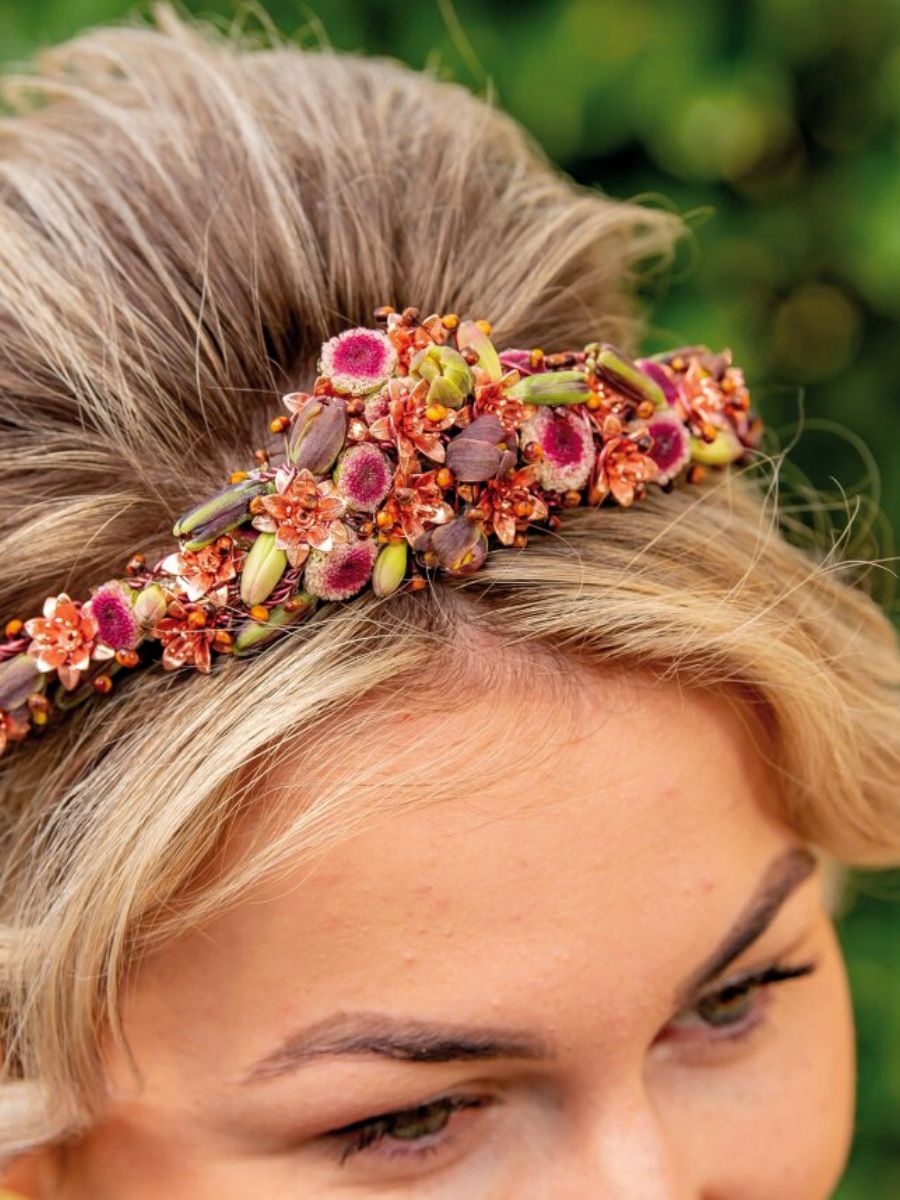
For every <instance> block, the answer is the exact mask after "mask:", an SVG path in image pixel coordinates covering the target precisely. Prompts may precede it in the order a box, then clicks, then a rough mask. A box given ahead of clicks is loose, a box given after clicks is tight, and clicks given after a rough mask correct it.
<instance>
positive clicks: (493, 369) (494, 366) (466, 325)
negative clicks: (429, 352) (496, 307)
mask: <svg viewBox="0 0 900 1200" xmlns="http://www.w3.org/2000/svg"><path fill="white" fill-rule="evenodd" d="M456 344H457V346H459V348H460V350H474V352H475V353H476V354H477V355H478V365H479V367H481V369H482V371H485V372H486V373H487V376H488V378H489V379H490V381H491V383H499V382H500V380H501V379H502V378H503V364H502V363H501V362H500V355H499V354H498V353H497V351H496V350H495V349H494V343H493V342H492V341H491V339H490V338H489V337H488V335H487V334H486V333H485V332H484V330H483V329H479V328H478V325H477V324H476V323H475V322H474V321H463V322H461V324H460V326H459V329H457V331H456Z"/></svg>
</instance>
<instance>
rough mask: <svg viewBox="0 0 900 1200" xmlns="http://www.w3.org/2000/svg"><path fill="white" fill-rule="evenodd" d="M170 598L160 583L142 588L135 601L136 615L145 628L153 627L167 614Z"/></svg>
mask: <svg viewBox="0 0 900 1200" xmlns="http://www.w3.org/2000/svg"><path fill="white" fill-rule="evenodd" d="M167 604H168V598H167V596H166V593H165V591H164V590H163V589H162V588H161V587H160V586H159V584H158V583H149V584H147V586H146V587H144V588H142V589H141V590H140V591H139V592H138V595H137V599H136V600H135V602H134V615H135V616H136V617H137V619H138V621H139V622H140V624H141V626H142V627H143V628H144V629H152V628H153V626H154V625H156V623H157V622H158V621H161V620H162V619H163V617H164V616H165V615H166V606H167Z"/></svg>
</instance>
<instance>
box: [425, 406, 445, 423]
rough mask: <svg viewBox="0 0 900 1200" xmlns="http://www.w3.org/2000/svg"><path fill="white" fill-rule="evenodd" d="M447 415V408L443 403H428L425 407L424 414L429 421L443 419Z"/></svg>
mask: <svg viewBox="0 0 900 1200" xmlns="http://www.w3.org/2000/svg"><path fill="white" fill-rule="evenodd" d="M446 415H447V410H446V408H444V406H443V404H429V406H428V407H427V408H426V409H425V416H426V417H427V418H428V420H429V421H443V419H444V417H446Z"/></svg>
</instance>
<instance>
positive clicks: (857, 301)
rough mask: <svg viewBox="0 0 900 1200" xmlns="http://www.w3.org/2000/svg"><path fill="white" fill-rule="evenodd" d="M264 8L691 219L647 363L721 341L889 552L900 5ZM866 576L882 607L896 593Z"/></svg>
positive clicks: (889, 1064) (882, 1148)
mask: <svg viewBox="0 0 900 1200" xmlns="http://www.w3.org/2000/svg"><path fill="white" fill-rule="evenodd" d="M185 7H186V8H187V9H189V10H190V11H193V12H197V13H202V14H204V15H215V16H216V17H218V18H220V19H222V20H224V21H226V23H227V21H228V20H230V19H233V18H234V16H235V11H236V8H235V4H234V3H231V2H229V0H220V2H216V0H199V2H198V0H188V3H187V4H186V5H185ZM135 11H139V10H136V9H135V7H134V5H133V4H131V3H129V2H128V0H0V60H5V61H6V62H12V61H15V60H21V59H23V58H26V57H27V56H28V55H30V54H31V53H33V52H34V51H35V50H36V49H38V48H39V47H40V46H41V45H45V44H47V43H48V42H53V41H56V40H59V39H60V38H63V37H66V36H68V35H70V34H71V33H74V32H75V31H77V30H79V29H81V28H83V27H84V26H87V25H92V24H96V23H99V22H102V21H108V20H121V19H123V18H125V17H128V16H133V15H134V13H135ZM268 12H269V14H270V15H271V19H272V21H273V23H274V24H275V25H276V26H277V27H278V28H279V29H280V30H281V31H283V32H285V33H289V34H298V35H299V36H301V37H302V38H303V40H304V41H306V42H316V41H317V40H320V39H322V38H325V39H327V40H328V41H330V42H331V43H332V44H333V45H335V46H337V47H339V48H341V49H348V50H363V51H366V52H369V53H386V54H390V55H392V56H395V57H397V58H401V59H403V60H404V61H406V62H409V63H411V64H413V65H414V66H423V65H425V64H426V63H435V62H436V63H437V64H438V65H439V66H440V67H441V68H443V69H445V70H446V71H447V72H448V73H449V74H452V75H453V76H454V77H456V78H458V79H459V80H460V81H462V82H464V83H467V84H469V85H470V86H472V87H473V88H475V89H476V90H482V89H483V88H484V86H485V80H486V79H487V78H489V79H490V80H491V82H492V84H493V86H494V87H495V88H496V92H497V97H498V100H499V102H500V103H501V104H502V105H503V106H504V107H506V108H507V109H508V110H510V111H511V112H512V113H513V114H514V115H515V116H516V117H518V118H519V119H520V120H521V121H522V122H523V123H524V124H525V125H526V126H527V128H528V129H530V130H531V131H532V132H533V133H534V134H535V135H536V136H537V138H538V139H539V140H540V141H541V142H542V144H543V145H544V146H545V147H546V149H547V150H548V151H549V153H550V154H551V156H552V157H553V158H555V160H556V161H557V162H558V163H559V164H560V165H561V166H562V167H563V168H564V169H565V170H566V171H568V172H569V173H570V174H571V175H572V176H573V177H574V178H576V179H577V180H579V181H580V182H582V183H586V184H591V185H596V186H600V187H602V188H603V189H604V190H605V191H607V192H609V193H611V194H613V195H616V196H622V197H635V196H638V195H641V196H645V195H648V194H652V195H653V196H654V197H656V202H658V203H668V204H672V205H674V206H675V207H676V208H677V209H678V210H679V211H681V212H682V213H684V214H690V215H691V218H690V219H691V225H692V228H693V230H694V237H693V239H692V241H691V244H690V246H689V248H688V253H687V255H686V256H685V258H684V261H683V262H682V263H681V265H680V267H679V270H678V271H677V273H676V278H674V279H672V280H670V281H669V283H668V285H665V286H664V285H662V284H657V285H656V286H655V290H654V294H653V295H652V296H651V297H649V299H650V301H651V302H652V308H651V316H652V322H653V324H652V325H651V329H650V336H649V339H648V349H650V350H653V349H659V348H661V347H663V346H666V345H672V344H676V343H682V342H691V341H704V342H707V343H708V344H710V345H712V346H726V345H727V346H731V347H732V348H733V350H734V354H735V360H736V361H737V362H739V363H741V364H742V365H744V366H745V368H746V370H747V374H748V378H749V380H750V382H751V385H752V387H753V392H754V402H755V404H756V407H757V408H758V409H759V410H760V411H761V413H762V414H763V416H764V419H765V420H766V422H767V424H768V425H769V426H770V427H771V428H773V429H775V430H776V431H777V432H778V434H779V436H780V438H781V439H782V440H783V441H789V440H790V438H791V437H792V435H793V433H794V432H795V428H794V427H795V423H796V422H797V421H798V419H801V418H802V420H803V434H802V437H801V439H800V441H799V443H798V444H797V445H796V446H795V447H794V449H793V450H792V451H791V460H792V461H793V462H794V463H796V464H797V466H798V467H799V468H800V469H801V470H802V471H803V472H804V473H805V475H806V476H807V477H808V478H809V479H810V480H811V481H812V482H813V483H814V484H815V485H817V486H819V487H825V488H827V489H829V491H830V492H831V493H832V494H833V495H834V496H835V497H836V499H837V501H838V507H837V511H836V516H837V518H838V520H839V521H840V518H841V517H842V516H844V517H845V516H846V510H847V509H848V508H852V506H853V504H854V497H855V496H856V495H857V493H859V492H860V489H863V490H865V489H866V488H868V491H869V492H872V490H873V488H874V491H875V499H876V501H877V500H879V499H880V501H881V503H882V509H881V516H880V517H879V516H878V515H877V514H874V513H872V512H870V509H868V508H866V507H865V506H864V507H863V509H862V512H861V514H860V525H861V527H862V530H863V532H864V531H865V529H866V528H867V527H869V517H870V516H871V517H872V522H871V528H872V530H873V532H874V535H875V536H876V537H877V538H878V539H879V544H880V553H881V554H882V555H885V556H887V555H891V554H893V552H894V546H893V541H892V530H896V529H897V528H900V521H898V518H900V353H898V342H900V286H898V285H900V170H898V165H900V164H898V150H900V0H627V3H625V2H624V0H492V3H491V4H490V5H486V4H484V3H483V2H482V3H479V2H478V0H457V2H456V5H455V8H454V7H451V4H450V0H420V2H419V3H416V4H398V3H396V0H315V3H314V4H313V5H312V6H306V5H305V4H301V3H299V0H293V2H288V0H269V3H268ZM242 19H243V20H249V21H250V23H251V24H252V23H253V22H254V21H256V22H259V21H261V20H262V21H264V20H265V18H264V17H263V16H262V15H261V14H260V13H256V14H255V15H254V14H253V12H252V10H251V11H250V14H249V15H247V14H246V13H245V15H244V17H243V18H242ZM835 423H837V426H838V428H835ZM859 439H862V443H863V444H864V445H862V444H860V443H859ZM865 446H868V447H869V448H870V449H871V452H872V453H873V457H872V458H868V457H867V455H866V452H865ZM879 487H881V488H882V491H881V493H880V495H879V493H878V488H879ZM871 549H872V548H871V547H866V546H863V547H862V550H863V552H866V550H869V551H870V552H871ZM879 574H880V575H881V576H882V578H880V579H879V580H877V581H876V582H877V584H878V587H879V590H880V595H881V598H882V599H883V601H884V602H885V603H886V604H889V605H892V606H894V593H893V588H892V585H893V582H894V575H893V573H892V572H891V571H884V572H881V573H879ZM894 611H895V612H896V611H898V610H897V608H896V606H894ZM898 782H900V781H898ZM898 885H900V879H898V877H897V876H878V877H868V878H865V879H860V880H858V881H856V882H855V884H854V887H853V894H854V896H855V899H854V900H853V902H852V903H851V904H850V905H849V908H848V911H847V913H846V914H845V915H844V917H843V919H842V921H841V925H840V932H841V937H842V941H843V943H844V946H845V949H846V953H847V959H848V965H849V970H850V976H851V983H852V987H853V991H854V997H855V1004H856V1009H857V1025H858V1040H859V1052H860V1092H859V1112H858V1135H857V1140H856V1146H855V1150H854V1153H853V1157H852V1160H851V1164H850V1169H849V1171H848V1174H847V1176H846V1179H845V1181H844V1183H843V1185H842V1187H841V1189H840V1191H839V1192H838V1194H837V1195H838V1200H882V1198H887V1197H889V1196H900V904H898V903H897V901H898V899H900V886H898ZM823 1052H825V1053H827V1047H823Z"/></svg>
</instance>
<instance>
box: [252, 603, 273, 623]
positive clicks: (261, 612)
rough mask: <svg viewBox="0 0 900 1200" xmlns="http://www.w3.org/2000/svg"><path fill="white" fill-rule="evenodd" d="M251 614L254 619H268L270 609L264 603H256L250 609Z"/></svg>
mask: <svg viewBox="0 0 900 1200" xmlns="http://www.w3.org/2000/svg"><path fill="white" fill-rule="evenodd" d="M250 616H251V617H252V618H253V620H254V621H268V619H269V610H268V609H267V608H266V606H265V605H264V604H254V605H253V607H252V608H251V609H250Z"/></svg>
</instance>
